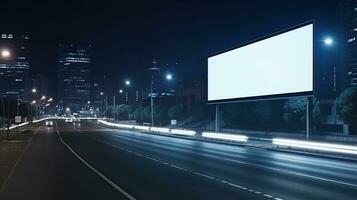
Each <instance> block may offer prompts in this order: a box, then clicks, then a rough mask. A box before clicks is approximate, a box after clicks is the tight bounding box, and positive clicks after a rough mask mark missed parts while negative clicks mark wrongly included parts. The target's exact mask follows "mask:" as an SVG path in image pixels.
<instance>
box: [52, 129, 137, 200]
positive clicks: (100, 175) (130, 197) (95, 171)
mask: <svg viewBox="0 0 357 200" xmlns="http://www.w3.org/2000/svg"><path fill="white" fill-rule="evenodd" d="M56 126H57V123H56ZM57 135H58V137H59V139H60V141H61V142H62V144H63V145H65V146H66V147H67V148H68V149H69V150H70V151H71V152H72V154H73V155H75V156H76V157H77V158H78V159H79V160H80V161H82V163H83V164H85V165H86V166H87V167H88V168H89V169H91V170H92V171H93V172H94V173H96V174H97V175H98V176H99V177H100V178H102V179H103V180H104V181H105V182H107V183H108V184H109V185H110V186H112V187H113V188H114V189H116V190H117V191H119V192H120V193H122V194H123V195H124V196H126V198H128V199H130V200H136V199H135V198H134V197H133V196H131V195H130V194H129V193H127V192H126V191H125V190H123V189H122V188H121V187H119V186H118V185H116V184H115V183H114V182H113V181H112V180H110V179H109V178H107V177H106V176H105V175H104V174H102V173H101V172H100V171H98V170H97V169H95V168H94V167H93V166H92V165H90V164H89V163H88V162H87V161H85V160H84V159H83V158H82V157H80V156H79V155H78V154H77V153H76V152H75V151H74V150H73V149H72V148H71V147H70V146H69V145H68V144H67V143H65V142H64V141H63V139H62V136H61V134H60V133H59V131H58V128H57Z"/></svg>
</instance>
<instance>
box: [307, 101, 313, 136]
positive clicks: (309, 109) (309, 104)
mask: <svg viewBox="0 0 357 200" xmlns="http://www.w3.org/2000/svg"><path fill="white" fill-rule="evenodd" d="M311 104H312V97H306V139H309V137H310V120H311V119H310V118H311V117H310V116H311V115H310V113H311Z"/></svg>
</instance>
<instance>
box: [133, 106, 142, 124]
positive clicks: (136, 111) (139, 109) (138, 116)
mask: <svg viewBox="0 0 357 200" xmlns="http://www.w3.org/2000/svg"><path fill="white" fill-rule="evenodd" d="M142 110H143V108H142V107H137V108H136V109H135V111H134V113H133V118H134V119H135V120H136V121H142V120H141V118H140V113H141V111H142Z"/></svg>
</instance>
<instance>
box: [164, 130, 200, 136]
mask: <svg viewBox="0 0 357 200" xmlns="http://www.w3.org/2000/svg"><path fill="white" fill-rule="evenodd" d="M170 134H173V135H185V136H194V135H196V131H193V130H186V129H171V131H170Z"/></svg>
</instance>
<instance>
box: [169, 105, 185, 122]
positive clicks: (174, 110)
mask: <svg viewBox="0 0 357 200" xmlns="http://www.w3.org/2000/svg"><path fill="white" fill-rule="evenodd" d="M167 115H168V117H169V119H181V118H183V116H184V108H183V106H182V105H173V106H171V107H170V108H169V109H168V111H167Z"/></svg>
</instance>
